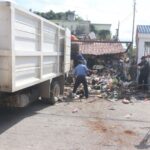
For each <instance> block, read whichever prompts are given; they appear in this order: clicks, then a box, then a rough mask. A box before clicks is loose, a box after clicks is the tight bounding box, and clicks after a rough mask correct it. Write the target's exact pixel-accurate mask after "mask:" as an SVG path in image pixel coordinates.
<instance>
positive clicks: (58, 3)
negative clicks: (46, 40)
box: [16, 0, 150, 40]
mask: <svg viewBox="0 0 150 150" xmlns="http://www.w3.org/2000/svg"><path fill="white" fill-rule="evenodd" d="M16 2H18V3H19V4H20V5H22V6H23V7H26V8H27V9H29V8H32V9H33V10H37V11H49V10H53V11H55V12H60V11H63V12H64V11H68V10H72V11H76V13H77V14H78V15H79V16H81V17H82V18H83V19H89V20H90V21H91V22H93V23H110V24H112V31H113V33H115V29H116V28H117V26H118V21H120V38H121V40H122V39H126V40H131V34H132V18H133V16H132V14H133V0H124V1H123V0H16ZM149 6H150V1H149V0H142V1H141V0H137V12H136V24H150V19H149V18H150V14H149Z"/></svg>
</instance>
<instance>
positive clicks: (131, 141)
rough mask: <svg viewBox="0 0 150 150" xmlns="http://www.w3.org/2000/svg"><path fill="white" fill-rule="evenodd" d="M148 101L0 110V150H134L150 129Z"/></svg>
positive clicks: (149, 146)
mask: <svg viewBox="0 0 150 150" xmlns="http://www.w3.org/2000/svg"><path fill="white" fill-rule="evenodd" d="M149 107H150V102H149V101H147V102H137V103H134V104H128V105H125V104H122V103H121V102H114V103H112V102H109V101H106V100H102V99H98V98H90V99H89V100H82V101H74V102H70V103H66V102H63V103H58V104H56V105H54V106H48V105H45V104H43V103H42V102H40V101H38V102H35V103H34V104H32V105H30V106H28V107H26V108H24V109H20V110H4V109H0V133H1V135H0V150H47V149H49V150H135V149H150V142H149V140H148V141H144V142H142V140H143V138H144V136H145V135H146V134H147V133H148V131H149V127H150V118H149V116H150V109H149Z"/></svg>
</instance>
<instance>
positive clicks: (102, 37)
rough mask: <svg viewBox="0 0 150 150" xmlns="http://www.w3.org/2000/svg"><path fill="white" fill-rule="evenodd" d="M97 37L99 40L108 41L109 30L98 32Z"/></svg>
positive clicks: (109, 36)
mask: <svg viewBox="0 0 150 150" xmlns="http://www.w3.org/2000/svg"><path fill="white" fill-rule="evenodd" d="M98 36H99V38H100V40H110V38H111V34H110V31H109V30H100V31H99V32H98Z"/></svg>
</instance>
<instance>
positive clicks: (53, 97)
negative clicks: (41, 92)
mask: <svg viewBox="0 0 150 150" xmlns="http://www.w3.org/2000/svg"><path fill="white" fill-rule="evenodd" d="M60 92H61V89H60V84H59V83H58V82H57V81H54V82H53V83H52V86H51V91H50V103H51V104H52V105H54V104H55V103H56V101H57V98H58V96H59V95H60Z"/></svg>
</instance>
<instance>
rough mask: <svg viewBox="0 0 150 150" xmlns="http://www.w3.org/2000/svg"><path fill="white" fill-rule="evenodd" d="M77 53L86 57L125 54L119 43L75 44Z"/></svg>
mask: <svg viewBox="0 0 150 150" xmlns="http://www.w3.org/2000/svg"><path fill="white" fill-rule="evenodd" d="M75 43H77V44H78V45H79V51H80V52H81V53H82V54H87V55H108V54H119V53H123V52H125V50H124V48H123V46H122V44H121V43H100V42H75Z"/></svg>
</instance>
